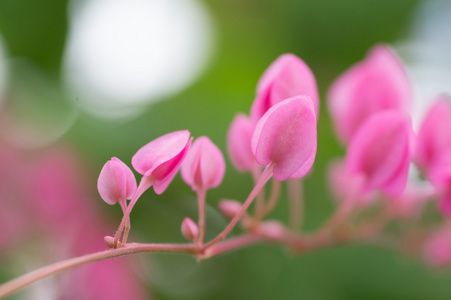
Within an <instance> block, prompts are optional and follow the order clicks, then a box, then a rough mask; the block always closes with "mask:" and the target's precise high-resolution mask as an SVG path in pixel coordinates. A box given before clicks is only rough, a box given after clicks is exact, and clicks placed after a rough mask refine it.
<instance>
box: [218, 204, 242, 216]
mask: <svg viewBox="0 0 451 300" xmlns="http://www.w3.org/2000/svg"><path fill="white" fill-rule="evenodd" d="M241 206H242V204H241V203H240V202H238V201H235V200H229V199H224V200H221V201H220V202H219V210H220V211H221V213H222V214H223V215H224V217H226V218H228V219H233V217H235V215H236V214H237V213H238V212H239V211H240V209H241Z"/></svg>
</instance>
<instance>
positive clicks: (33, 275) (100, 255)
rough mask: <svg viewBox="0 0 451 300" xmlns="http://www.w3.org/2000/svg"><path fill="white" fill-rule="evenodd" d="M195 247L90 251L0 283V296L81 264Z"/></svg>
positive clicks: (133, 246) (140, 246)
mask: <svg viewBox="0 0 451 300" xmlns="http://www.w3.org/2000/svg"><path fill="white" fill-rule="evenodd" d="M196 251H197V250H196V247H195V246H194V245H193V244H134V243H131V244H128V245H127V246H125V247H122V248H118V249H110V250H105V251H102V252H97V253H91V254H87V255H83V256H79V257H75V258H71V259H67V260H63V261H60V262H57V263H54V264H51V265H48V266H45V267H42V268H40V269H37V270H35V271H33V272H30V273H27V274H25V275H22V276H20V277H17V278H15V279H13V280H10V281H8V282H6V283H3V284H2V285H0V298H3V297H6V296H8V295H10V294H12V293H14V292H16V291H17V290H19V289H21V288H23V287H25V286H27V285H29V284H31V283H33V282H35V281H37V280H39V279H42V278H44V277H47V276H50V275H53V274H56V273H59V272H61V271H64V270H68V269H71V268H75V267H79V266H81V265H84V264H87V263H91V262H96V261H100V260H105V259H109V258H113V257H118V256H123V255H129V254H134V253H142V252H173V253H191V254H195V253H196Z"/></svg>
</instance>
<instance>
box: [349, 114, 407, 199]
mask: <svg viewBox="0 0 451 300" xmlns="http://www.w3.org/2000/svg"><path fill="white" fill-rule="evenodd" d="M412 152H413V132H412V125H411V121H410V117H409V116H407V115H405V114H403V113H401V112H399V111H397V110H394V111H393V110H392V111H386V112H381V113H378V114H376V115H374V116H372V117H371V118H369V119H368V120H367V121H366V122H365V123H364V124H363V125H362V127H361V128H360V129H359V130H358V131H357V132H356V134H355V135H354V137H353V138H352V140H351V143H350V145H349V148H348V152H347V155H346V168H347V170H348V172H350V173H351V174H354V175H361V176H363V177H364V183H363V187H362V188H363V191H364V192H366V191H372V190H374V189H382V190H383V191H384V192H385V193H386V194H387V195H389V196H399V195H400V194H401V193H402V192H403V191H404V188H405V186H406V182H407V175H408V170H409V164H410V160H411V157H412Z"/></svg>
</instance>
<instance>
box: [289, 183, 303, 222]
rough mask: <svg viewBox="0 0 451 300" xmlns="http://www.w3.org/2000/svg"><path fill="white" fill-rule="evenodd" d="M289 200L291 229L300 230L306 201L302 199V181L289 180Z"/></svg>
mask: <svg viewBox="0 0 451 300" xmlns="http://www.w3.org/2000/svg"><path fill="white" fill-rule="evenodd" d="M287 184H288V199H289V201H290V206H289V207H290V227H291V228H292V229H294V230H300V228H301V226H302V222H303V217H304V199H303V197H302V179H301V178H289V179H288V181H287Z"/></svg>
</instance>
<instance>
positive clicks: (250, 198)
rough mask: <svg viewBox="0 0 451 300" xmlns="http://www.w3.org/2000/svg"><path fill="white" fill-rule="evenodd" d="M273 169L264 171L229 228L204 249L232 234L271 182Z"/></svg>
mask: <svg viewBox="0 0 451 300" xmlns="http://www.w3.org/2000/svg"><path fill="white" fill-rule="evenodd" d="M273 168H274V165H273V164H272V163H271V164H269V165H268V166H267V167H266V169H265V170H264V171H263V173H262V174H261V176H260V178H259V179H258V181H257V184H256V185H255V186H254V188H253V189H252V191H251V193H250V194H249V196H248V197H247V199H246V201H244V203H243V205H242V206H241V209H240V210H239V211H238V213H237V214H236V215H235V216H234V217H233V219H232V220H231V221H230V223H229V225H227V227H226V228H225V229H224V230H223V231H222V232H221V233H220V234H218V235H217V236H216V237H215V238H214V239H213V240H211V241H210V242H209V243H208V244H206V245H205V246H204V249H207V248H209V247H211V246H212V245H214V244H216V243H217V242H219V241H220V240H222V239H224V238H225V237H226V236H227V235H228V234H229V233H230V231H232V229H233V228H234V227H235V225H236V223H238V221H239V220H240V219H241V217H242V216H243V215H244V213H245V212H246V210H247V209H248V208H249V206H250V205H251V203H252V201H253V200H254V199H255V197H256V196H257V194H258V193H259V192H260V190H261V189H262V187H263V186H264V185H265V183H266V182H267V181H268V180H269V178H271V176H272V170H273Z"/></svg>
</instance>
